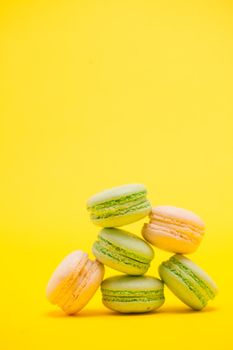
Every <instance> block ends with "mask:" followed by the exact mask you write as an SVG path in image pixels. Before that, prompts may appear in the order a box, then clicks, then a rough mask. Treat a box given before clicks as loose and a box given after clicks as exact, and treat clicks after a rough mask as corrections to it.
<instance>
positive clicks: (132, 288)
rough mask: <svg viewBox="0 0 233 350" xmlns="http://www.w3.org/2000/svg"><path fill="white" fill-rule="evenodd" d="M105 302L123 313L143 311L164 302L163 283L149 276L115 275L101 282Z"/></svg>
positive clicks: (112, 308)
mask: <svg viewBox="0 0 233 350" xmlns="http://www.w3.org/2000/svg"><path fill="white" fill-rule="evenodd" d="M101 291H102V301H103V304H104V305H105V306H106V307H107V308H109V309H111V310H114V311H118V312H122V313H142V312H149V311H152V310H155V309H158V308H159V307H160V306H161V305H162V304H163V303H164V294H163V283H162V282H161V281H160V280H159V279H157V278H154V277H149V276H127V275H121V276H114V277H110V278H107V279H105V280H104V281H103V282H102V284H101Z"/></svg>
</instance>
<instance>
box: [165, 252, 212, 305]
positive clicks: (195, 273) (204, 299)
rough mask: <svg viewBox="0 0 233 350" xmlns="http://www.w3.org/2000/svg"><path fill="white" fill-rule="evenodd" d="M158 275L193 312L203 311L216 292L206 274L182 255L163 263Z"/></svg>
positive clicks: (174, 256)
mask: <svg viewBox="0 0 233 350" xmlns="http://www.w3.org/2000/svg"><path fill="white" fill-rule="evenodd" d="M159 275H160V278H161V279H162V280H163V281H164V283H165V284H166V285H167V286H168V288H169V289H170V290H171V291H172V292H173V293H174V294H175V295H176V296H177V297H178V298H179V299H180V300H181V301H183V302H184V303H185V304H186V305H188V306H189V307H191V308H192V309H194V310H201V309H203V308H204V307H205V306H206V305H207V303H208V301H209V300H211V299H214V297H215V296H216V294H217V291H218V289H217V286H216V284H215V282H214V281H213V280H212V279H211V278H210V277H209V276H208V275H207V273H206V272H205V271H203V270H202V269H201V268H200V267H199V266H197V265H196V264H195V263H194V262H193V261H191V260H190V259H188V258H187V257H185V256H183V255H178V254H176V255H173V256H172V257H171V258H170V259H169V260H167V261H165V262H163V263H162V264H161V265H160V266H159Z"/></svg>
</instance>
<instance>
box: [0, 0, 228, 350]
mask: <svg viewBox="0 0 233 350" xmlns="http://www.w3.org/2000/svg"><path fill="white" fill-rule="evenodd" d="M0 50H1V53H0V79H1V84H0V89H1V90H0V91H1V103H0V118H1V129H0V143H1V173H0V187H1V195H0V198H1V200H0V205H1V208H0V212H1V220H0V234H1V254H0V261H1V289H0V295H1V297H0V304H1V305H0V306H1V321H0V323H1V325H0V348H1V349H2V350H8V349H9V350H13V349H20V350H21V349H24V350H27V349H35V350H36V349H69V348H77V349H80V348H84V349H91V348H93V349H99V348H102V349H119V348H122V349H127V348H130V349H142V348H143V349H146V348H147V347H148V348H149V347H153V348H157V347H158V346H159V347H163V348H165V349H166V348H169V347H173V348H176V349H186V348H189V349H206V348H210V349H230V348H232V347H233V342H232V311H233V303H232V292H231V290H230V288H232V287H233V282H232V281H233V273H232V260H231V259H232V253H233V249H232V248H233V235H232V231H233V222H232V207H233V205H232V204H233V200H232V198H233V187H232V179H233V156H232V153H233V137H232V136H233V104H232V101H233V99H232V91H233V89H232V88H233V4H232V2H231V1H227V0H226V1H220V0H219V1H207V0H202V1H198V0H191V1H182V0H177V1H168V0H165V1H156V0H153V1H152V0H144V1H143V0H141V1H137V0H134V1H130V0H115V1H113V0H92V1H91V0H75V1H74V0H66V1H65V0H60V1H59V0H58V1H55V0H54V1H52V0H47V1H39V0H35V1H30V0H25V1H23V0H22V1H21V0H18V1H13V0H8V1H7V0H5V1H4V0H3V1H1V10H0ZM132 182H133V183H134V182H139V183H144V184H145V185H146V186H147V188H148V192H149V197H150V199H151V201H152V203H153V204H154V205H159V204H170V205H175V206H180V207H185V208H187V209H190V210H193V211H195V212H197V213H198V214H199V215H200V216H201V217H202V218H203V220H204V221H205V222H206V226H207V230H206V236H205V238H204V240H203V243H202V244H201V246H200V248H199V250H198V251H197V252H196V253H195V254H193V255H192V259H193V260H194V261H195V262H196V263H198V264H199V265H200V266H202V267H203V268H204V269H205V270H207V271H208V272H209V274H210V275H211V276H212V277H213V278H214V279H215V280H216V282H217V284H218V286H219V290H220V293H219V296H218V297H217V298H216V299H215V301H213V302H211V303H210V304H209V306H208V307H207V308H206V309H205V310H204V311H203V312H199V313H198V312H192V311H190V310H189V309H188V308H187V307H186V306H185V305H183V304H182V303H181V302H180V301H178V300H177V299H176V298H175V297H174V296H172V294H171V293H170V292H169V291H168V290H167V289H166V290H165V292H166V303H165V305H164V307H162V308H161V310H158V312H155V313H151V314H147V315H146V314H145V315H138V316H130V315H128V316H121V315H118V314H114V313H112V312H110V311H109V310H107V309H105V308H104V306H103V305H102V303H101V295H100V292H99V291H98V292H97V294H96V295H95V297H94V298H93V299H92V300H91V302H90V303H89V304H88V306H87V307H86V308H85V309H84V310H83V312H81V313H80V314H79V315H78V316H76V317H65V316H64V314H63V313H62V312H61V311H59V310H58V309H57V308H56V307H54V306H52V305H50V304H49V303H48V302H47V300H46V299H45V286H46V283H47V280H48V278H49V276H50V274H51V273H52V271H53V269H54V268H55V266H56V265H57V264H58V263H59V261H60V260H61V259H62V258H63V257H64V256H65V255H66V254H68V253H69V252H71V251H72V250H76V249H83V250H85V251H87V252H88V253H89V254H90V255H91V256H92V253H91V246H92V243H93V241H94V240H95V237H96V235H97V233H98V228H97V227H95V226H93V225H92V224H91V222H90V221H89V218H88V214H87V212H86V200H87V198H88V197H89V196H90V195H92V194H94V193H96V192H98V191H101V190H102V189H105V188H109V187H112V186H117V185H120V184H125V183H132ZM142 224H143V220H142V221H141V222H138V223H135V224H132V225H128V227H127V229H128V230H129V231H131V232H134V233H136V234H140V229H141V226H142ZM169 256H170V254H168V253H165V252H162V251H159V250H157V249H156V250H155V259H154V262H153V264H152V266H151V269H150V271H149V274H150V275H153V276H158V274H157V267H158V264H159V263H160V262H161V261H162V260H163V259H167V258H168V257H169ZM112 274H114V271H112V270H110V269H106V275H107V276H109V275H112Z"/></svg>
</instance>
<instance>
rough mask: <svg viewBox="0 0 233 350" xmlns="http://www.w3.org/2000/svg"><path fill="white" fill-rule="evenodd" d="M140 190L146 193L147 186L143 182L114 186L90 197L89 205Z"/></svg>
mask: <svg viewBox="0 0 233 350" xmlns="http://www.w3.org/2000/svg"><path fill="white" fill-rule="evenodd" d="M138 192H145V193H146V187H145V186H144V185H143V184H127V185H121V186H117V187H113V188H110V189H107V190H104V191H102V192H99V193H97V194H95V195H93V196H92V197H90V198H89V200H88V201H87V207H88V208H91V207H92V206H94V205H97V204H99V203H103V202H106V201H109V200H112V199H118V198H121V197H122V196H128V195H131V194H133V193H138Z"/></svg>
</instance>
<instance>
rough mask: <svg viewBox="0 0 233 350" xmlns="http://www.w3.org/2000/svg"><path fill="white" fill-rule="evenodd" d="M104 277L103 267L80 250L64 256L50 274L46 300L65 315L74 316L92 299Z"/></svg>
mask: <svg viewBox="0 0 233 350" xmlns="http://www.w3.org/2000/svg"><path fill="white" fill-rule="evenodd" d="M103 277H104V266H103V265H102V264H101V263H100V262H98V261H92V260H90V259H89V258H88V255H87V254H86V253H84V252H82V251H80V250H77V251H74V252H72V253H71V254H69V255H68V256H66V257H65V258H64V259H63V260H62V262H61V263H60V264H59V265H58V267H57V268H56V270H55V271H54V273H53V274H52V276H51V278H50V280H49V282H48V286H47V289H46V295H47V298H48V300H49V301H50V302H51V303H52V304H56V305H58V306H59V307H60V308H61V309H62V310H63V311H65V313H67V314H75V313H77V312H78V311H80V310H81V309H82V308H83V307H84V306H85V305H86V304H87V303H88V301H89V300H90V299H91V298H92V296H93V295H94V294H95V292H96V290H97V289H98V287H99V286H100V283H101V282H102V280H103Z"/></svg>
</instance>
